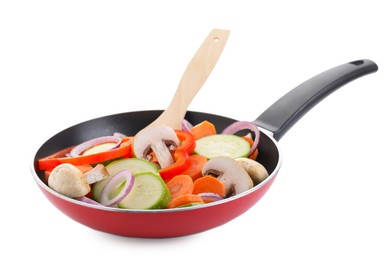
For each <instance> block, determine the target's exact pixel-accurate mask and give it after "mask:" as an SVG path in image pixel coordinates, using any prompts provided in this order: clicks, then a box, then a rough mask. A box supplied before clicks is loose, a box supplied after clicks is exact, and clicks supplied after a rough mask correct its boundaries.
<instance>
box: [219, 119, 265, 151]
mask: <svg viewBox="0 0 390 260" xmlns="http://www.w3.org/2000/svg"><path fill="white" fill-rule="evenodd" d="M245 129H248V130H251V131H253V132H254V134H255V139H254V140H253V145H252V147H251V149H250V151H249V155H251V154H252V153H253V151H254V150H255V149H256V148H257V146H258V145H259V141H260V130H259V128H257V125H255V124H254V123H251V122H246V121H237V122H234V123H232V124H231V125H229V126H227V127H226V128H225V129H224V130H223V131H222V134H235V133H237V132H238V131H241V130H245Z"/></svg>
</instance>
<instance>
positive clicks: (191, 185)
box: [38, 121, 268, 209]
mask: <svg viewBox="0 0 390 260" xmlns="http://www.w3.org/2000/svg"><path fill="white" fill-rule="evenodd" d="M241 130H249V131H248V132H249V133H248V134H247V135H245V136H240V135H239V134H238V133H239V132H240V131H241ZM259 139H260V132H259V130H258V128H257V126H256V125H254V124H253V123H250V122H235V123H233V124H231V125H230V126H228V127H227V128H225V129H224V130H223V131H222V132H221V133H217V131H216V128H215V126H214V125H213V124H212V123H211V122H209V121H203V122H201V123H199V124H197V125H195V126H192V125H191V124H190V123H189V122H188V121H183V124H182V130H174V129H172V128H170V127H167V126H164V125H159V126H152V127H147V128H146V129H143V130H142V131H140V132H138V133H137V134H136V135H135V136H125V135H124V134H120V133H114V134H113V135H112V136H103V137H98V138H95V139H92V140H89V141H86V142H84V143H81V144H79V145H76V146H72V147H68V148H66V149H64V150H61V151H58V152H57V153H55V154H53V155H50V156H47V157H45V158H41V159H40V160H38V167H39V169H40V170H42V171H44V172H45V180H44V181H45V182H46V183H47V184H48V186H49V187H50V188H52V189H53V190H55V191H57V192H58V193H61V194H63V195H65V196H68V197H70V198H74V199H77V200H80V201H84V202H86V203H92V204H96V205H102V206H105V207H119V208H126V209H166V208H179V207H189V206H195V205H201V204H205V203H212V202H215V201H219V200H222V199H224V198H228V197H231V196H234V195H236V194H239V193H242V192H245V191H247V190H249V189H251V188H252V187H253V186H255V185H257V184H259V183H260V182H262V181H264V180H265V179H266V178H267V177H268V173H267V170H266V169H265V168H264V167H263V166H262V165H261V164H260V163H258V162H257V161H256V158H257V156H258V149H257V147H258V143H259Z"/></svg>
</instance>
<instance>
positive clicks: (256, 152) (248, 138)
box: [242, 135, 259, 160]
mask: <svg viewBox="0 0 390 260" xmlns="http://www.w3.org/2000/svg"><path fill="white" fill-rule="evenodd" d="M242 138H244V139H245V140H246V141H247V142H248V143H249V145H250V147H252V145H253V139H252V137H250V136H248V135H246V136H243V137H242ZM258 155H259V149H257V148H256V149H255V150H254V151H253V153H252V154H251V155H249V156H248V158H249V159H252V160H256V158H257V156H258Z"/></svg>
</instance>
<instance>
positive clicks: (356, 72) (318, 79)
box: [254, 59, 378, 140]
mask: <svg viewBox="0 0 390 260" xmlns="http://www.w3.org/2000/svg"><path fill="white" fill-rule="evenodd" d="M377 70H378V65H377V64H375V62H373V61H371V60H367V59H364V60H357V61H353V62H349V63H346V64H342V65H340V66H337V67H334V68H332V69H330V70H327V71H324V72H322V73H320V74H318V75H317V76H314V77H313V78H311V79H309V80H307V81H305V82H304V83H302V84H301V85H299V86H298V87H296V88H294V89H293V90H291V91H290V92H288V93H287V94H286V95H284V96H283V97H281V98H280V99H279V100H278V101H276V102H275V103H274V104H273V105H271V106H270V107H269V108H268V109H267V110H266V111H264V112H263V113H262V114H261V115H260V116H259V117H258V118H257V119H256V120H255V121H254V123H255V124H257V125H258V126H260V127H262V128H264V129H266V130H269V131H270V132H272V133H273V135H274V138H275V139H276V140H280V138H282V136H283V135H284V134H285V133H287V131H288V130H289V129H290V128H291V127H292V126H293V125H294V124H295V123H296V122H297V121H298V120H299V119H300V118H301V117H302V116H303V115H305V114H306V112H308V111H309V110H310V109H311V108H312V107H314V106H315V105H316V104H318V103H319V102H320V101H321V100H323V99H324V98H325V97H327V96H328V95H329V94H331V93H332V92H333V91H335V90H337V89H338V88H340V87H341V86H343V85H345V84H347V83H348V82H350V81H352V80H354V79H357V78H359V77H361V76H364V75H366V74H369V73H373V72H375V71H377Z"/></svg>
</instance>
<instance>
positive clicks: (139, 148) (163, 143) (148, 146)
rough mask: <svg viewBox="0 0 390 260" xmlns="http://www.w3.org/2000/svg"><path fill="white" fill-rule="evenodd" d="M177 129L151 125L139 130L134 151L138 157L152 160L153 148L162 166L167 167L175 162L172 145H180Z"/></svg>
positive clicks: (135, 138)
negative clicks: (171, 150)
mask: <svg viewBox="0 0 390 260" xmlns="http://www.w3.org/2000/svg"><path fill="white" fill-rule="evenodd" d="M179 144H180V140H179V139H178V137H177V135H176V133H175V130H173V129H172V128H170V127H168V126H165V125H155V126H150V127H147V128H145V129H143V130H142V131H140V132H138V133H137V134H136V135H135V136H134V141H133V151H134V155H135V156H136V157H137V158H141V159H145V160H150V158H151V157H150V155H149V153H150V152H151V150H152V151H153V152H154V153H155V155H156V158H157V161H158V163H159V164H160V166H161V168H166V167H169V166H171V165H172V164H173V163H174V160H173V158H172V155H171V152H170V147H171V146H173V147H174V148H176V147H177V146H179Z"/></svg>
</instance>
